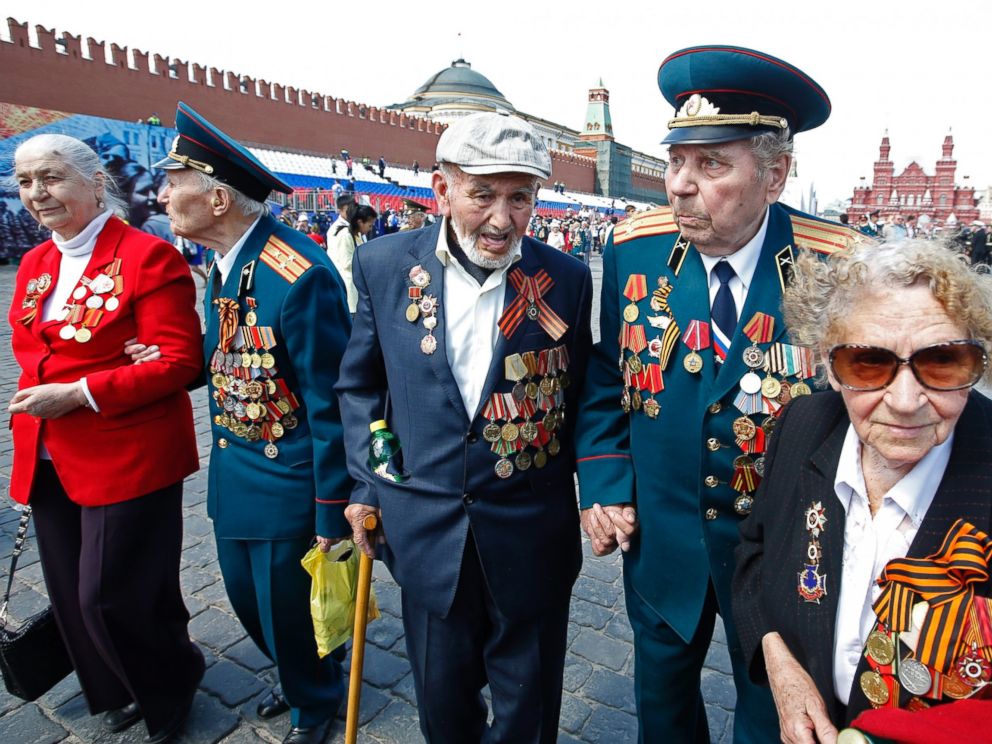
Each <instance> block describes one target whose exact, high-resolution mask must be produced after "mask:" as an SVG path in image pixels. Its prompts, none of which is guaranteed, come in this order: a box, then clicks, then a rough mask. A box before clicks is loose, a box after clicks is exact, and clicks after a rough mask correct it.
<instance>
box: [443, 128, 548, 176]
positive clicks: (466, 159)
mask: <svg viewBox="0 0 992 744" xmlns="http://www.w3.org/2000/svg"><path fill="white" fill-rule="evenodd" d="M437 161H438V162H439V163H451V164H452V165H457V166H458V167H459V168H461V169H462V170H463V171H465V172H466V173H471V174H473V175H477V176H484V175H491V174H493V173H527V174H529V175H532V176H537V177H538V178H547V177H548V176H550V175H551V156H550V155H549V154H548V148H547V147H545V146H544V143H543V142H542V141H541V138H540V137H538V135H537V132H535V131H534V128H533V127H532V126H531V125H530V124H528V123H527V122H526V121H524V120H523V119H521V118H520V117H518V116H509V115H508V114H497V113H481V114H472V115H471V116H466V117H465V118H464V119H459V120H457V121H456V122H454V123H453V124H452V125H451V126H449V127H448V128H447V129H445V130H444V133H443V134H442V135H441V139H439V140H438V142H437Z"/></svg>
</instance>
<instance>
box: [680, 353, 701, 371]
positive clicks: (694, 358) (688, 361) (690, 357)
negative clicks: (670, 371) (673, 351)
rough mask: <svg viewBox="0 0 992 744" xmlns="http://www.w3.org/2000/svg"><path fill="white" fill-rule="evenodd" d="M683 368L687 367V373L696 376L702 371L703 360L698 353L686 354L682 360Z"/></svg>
mask: <svg viewBox="0 0 992 744" xmlns="http://www.w3.org/2000/svg"><path fill="white" fill-rule="evenodd" d="M682 366H683V367H685V371H686V372H688V373H690V374H693V375H694V374H696V373H697V372H699V371H700V370H702V368H703V358H702V357H701V356H699V354H697V353H696V352H694V351H690V352H689V353H688V354H686V356H685V359H683V360H682Z"/></svg>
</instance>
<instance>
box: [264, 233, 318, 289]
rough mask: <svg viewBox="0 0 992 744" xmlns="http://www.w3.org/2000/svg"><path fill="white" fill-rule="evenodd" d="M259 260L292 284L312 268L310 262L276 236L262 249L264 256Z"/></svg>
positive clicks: (270, 238)
mask: <svg viewBox="0 0 992 744" xmlns="http://www.w3.org/2000/svg"><path fill="white" fill-rule="evenodd" d="M259 258H260V259H261V260H262V263H264V264H265V265H266V266H268V267H269V268H270V269H272V270H273V271H274V272H276V273H277V274H278V275H279V276H281V277H282V278H283V279H285V280H286V281H287V282H289V283H290V284H292V283H293V282H295V281H296V280H297V279H299V278H300V277H301V276H302V275H303V272H304V271H306V270H307V269H309V268H310V266H312V264H311V263H310V262H309V261H307V260H306V259H305V258H303V256H301V255H300V254H299V253H297V252H296V251H295V250H293V249H292V248H290V247H289V245H288V244H287V243H286V242H285V241H283V240H280V239H279V238H277V237H276V236H275V235H272V236H270V237H269V242H267V243H266V244H265V247H264V248H262V255H261V256H259Z"/></svg>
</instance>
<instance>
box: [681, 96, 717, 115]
mask: <svg viewBox="0 0 992 744" xmlns="http://www.w3.org/2000/svg"><path fill="white" fill-rule="evenodd" d="M719 113H720V107H719V106H714V105H713V104H712V103H710V102H709V101H708V100H707V99H706V98H705V97H704V96H701V95H699V93H693V94H692V95H691V96H689V98H688V99H687V100H686V102H685V103H683V104H682V108H680V109H679V111H678V113H677V114H675V117H676V118H677V119H681V118H682V117H683V116H689V117H693V116H715V115H716V114H719Z"/></svg>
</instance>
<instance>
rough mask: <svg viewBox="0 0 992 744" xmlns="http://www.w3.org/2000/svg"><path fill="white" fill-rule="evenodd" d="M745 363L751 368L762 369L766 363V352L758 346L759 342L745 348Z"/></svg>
mask: <svg viewBox="0 0 992 744" xmlns="http://www.w3.org/2000/svg"><path fill="white" fill-rule="evenodd" d="M742 356H743V357H744V364H746V365H747V366H748V367H750V368H751V369H760V368H761V367H763V366H764V365H765V352H763V351H762V350H761V349H759V348H758V346H757V344H751V345H750V346H748V347H747V348H746V349H744V354H743V355H742Z"/></svg>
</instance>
